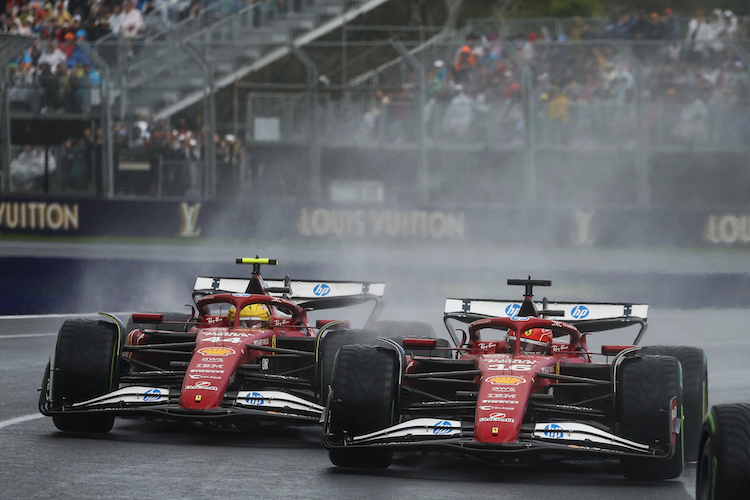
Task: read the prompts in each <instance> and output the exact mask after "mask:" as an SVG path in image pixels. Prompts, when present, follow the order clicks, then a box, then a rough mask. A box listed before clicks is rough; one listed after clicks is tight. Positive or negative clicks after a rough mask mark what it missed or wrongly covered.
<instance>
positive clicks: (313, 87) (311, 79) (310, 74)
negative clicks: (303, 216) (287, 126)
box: [287, 43, 323, 200]
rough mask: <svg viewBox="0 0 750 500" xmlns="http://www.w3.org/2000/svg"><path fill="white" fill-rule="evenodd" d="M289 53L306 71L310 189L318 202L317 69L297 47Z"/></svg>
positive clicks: (321, 191)
mask: <svg viewBox="0 0 750 500" xmlns="http://www.w3.org/2000/svg"><path fill="white" fill-rule="evenodd" d="M287 46H288V47H289V51H290V52H291V53H292V54H293V55H294V57H296V58H297V60H298V61H299V62H301V63H302V64H303V65H304V66H305V68H306V69H307V92H306V93H305V103H306V107H307V140H308V143H309V148H310V149H309V162H310V165H309V167H310V188H311V192H312V198H313V200H320V199H321V197H322V195H323V182H322V179H321V172H320V144H319V143H318V132H317V128H318V113H317V109H318V67H317V66H315V63H314V62H312V60H311V59H310V58H309V57H307V54H305V53H304V52H302V50H300V48H299V47H297V46H296V45H294V44H293V43H290V44H288V45H287Z"/></svg>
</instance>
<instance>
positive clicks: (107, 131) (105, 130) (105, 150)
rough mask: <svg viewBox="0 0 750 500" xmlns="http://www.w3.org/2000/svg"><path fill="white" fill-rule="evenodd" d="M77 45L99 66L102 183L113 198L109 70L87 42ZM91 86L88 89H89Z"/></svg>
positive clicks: (105, 190)
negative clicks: (102, 142)
mask: <svg viewBox="0 0 750 500" xmlns="http://www.w3.org/2000/svg"><path fill="white" fill-rule="evenodd" d="M78 46H79V47H80V48H81V50H83V52H84V53H85V54H86V55H87V56H88V57H89V58H90V59H91V60H92V61H94V65H95V66H96V67H97V68H99V75H100V78H99V89H100V92H101V106H102V109H101V114H102V115H101V121H102V140H103V141H104V144H102V159H103V162H104V164H103V165H102V183H103V185H104V186H103V187H104V193H103V194H104V197H105V198H113V197H114V195H115V167H114V151H113V150H114V147H113V144H112V108H111V103H110V99H109V88H110V81H109V77H110V74H111V72H110V70H109V66H108V65H107V63H106V62H104V59H102V58H101V56H100V55H99V54H97V53H96V51H95V50H93V49H92V48H91V46H90V45H89V44H88V43H87V42H85V41H84V42H79V43H78ZM92 89H93V87H92V88H91V89H90V91H91V90H92Z"/></svg>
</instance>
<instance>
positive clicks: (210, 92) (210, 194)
mask: <svg viewBox="0 0 750 500" xmlns="http://www.w3.org/2000/svg"><path fill="white" fill-rule="evenodd" d="M180 46H181V47H182V49H183V50H184V51H185V52H186V53H187V55H188V56H189V57H190V58H191V59H192V60H193V61H195V62H196V63H197V64H198V65H199V66H200V67H201V69H202V70H203V75H204V78H205V87H204V91H203V102H204V104H203V126H204V127H207V128H206V132H207V133H205V134H204V135H203V140H204V144H205V146H206V158H204V162H203V165H204V166H205V169H206V171H205V172H204V175H203V178H204V182H205V191H204V196H205V197H206V198H208V199H213V198H216V150H215V146H216V145H215V144H214V135H215V134H216V112H215V109H216V108H215V107H214V77H213V66H211V63H210V62H209V61H208V60H207V59H206V58H205V56H204V55H203V54H202V53H201V52H200V51H199V50H198V49H197V48H195V46H194V45H193V44H192V43H190V42H185V43H184V44H180Z"/></svg>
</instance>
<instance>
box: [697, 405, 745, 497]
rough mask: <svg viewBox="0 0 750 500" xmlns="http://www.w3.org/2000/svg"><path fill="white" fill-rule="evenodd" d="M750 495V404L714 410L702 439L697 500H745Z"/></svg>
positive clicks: (710, 414) (722, 406) (707, 420)
mask: <svg viewBox="0 0 750 500" xmlns="http://www.w3.org/2000/svg"><path fill="white" fill-rule="evenodd" d="M748 492H750V404H731V405H718V406H714V407H713V408H711V411H710V412H709V414H708V416H707V417H706V420H705V422H704V423H703V433H702V435H701V444H700V456H699V459H698V470H697V471H696V482H695V498H696V500H743V499H746V498H747V496H748Z"/></svg>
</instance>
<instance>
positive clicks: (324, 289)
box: [313, 283, 331, 297]
mask: <svg viewBox="0 0 750 500" xmlns="http://www.w3.org/2000/svg"><path fill="white" fill-rule="evenodd" d="M313 293H314V294H315V296H316V297H325V296H326V295H328V294H329V293H331V287H330V286H328V285H326V284H325V283H320V284H318V285H315V288H313Z"/></svg>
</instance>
